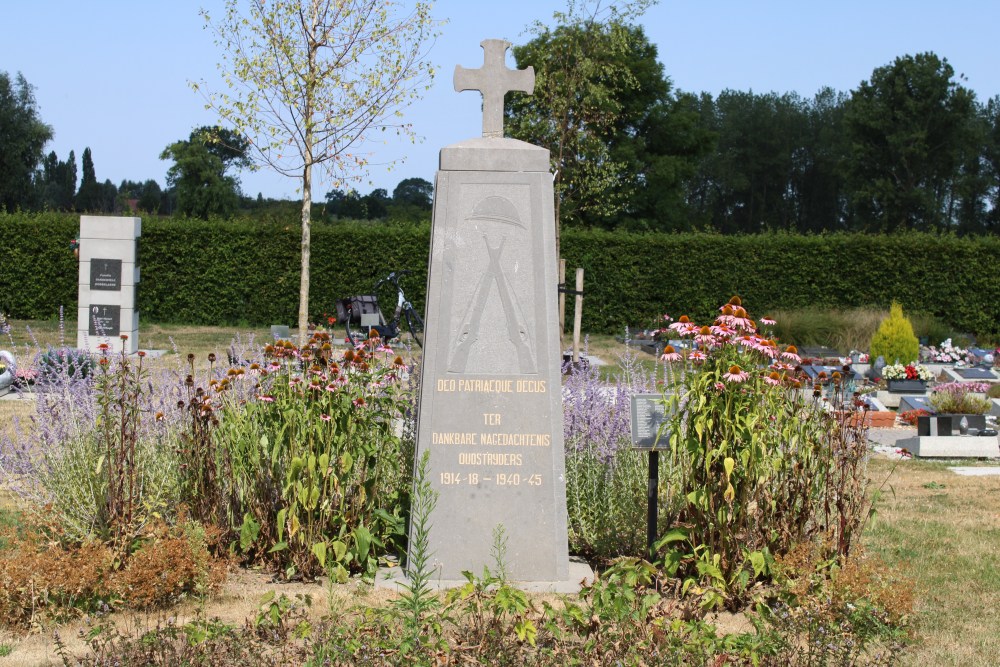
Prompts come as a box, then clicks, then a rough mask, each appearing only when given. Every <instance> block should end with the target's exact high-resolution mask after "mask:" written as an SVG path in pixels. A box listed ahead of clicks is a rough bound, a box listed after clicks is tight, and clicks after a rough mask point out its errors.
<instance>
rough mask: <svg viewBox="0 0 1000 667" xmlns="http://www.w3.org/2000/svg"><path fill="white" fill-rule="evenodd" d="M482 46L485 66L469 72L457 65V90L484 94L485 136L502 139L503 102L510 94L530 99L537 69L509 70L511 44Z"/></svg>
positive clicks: (496, 41)
mask: <svg viewBox="0 0 1000 667" xmlns="http://www.w3.org/2000/svg"><path fill="white" fill-rule="evenodd" d="M480 45H481V46H482V47H483V50H484V51H485V52H486V53H485V54H484V56H483V66H482V67H480V68H479V69H466V68H465V67H462V66H461V65H455V90H456V91H457V92H462V91H463V90H478V91H479V92H481V93H482V94H483V136H484V137H491V138H500V137H503V98H504V95H506V94H507V92H508V91H511V90H519V91H522V92H525V93H528V94H529V95H530V94H531V93H532V92H534V90H535V68H534V67H529V68H527V69H521V70H514V69H507V66H506V64H505V63H504V58H505V56H506V53H507V49H508V47H510V42H508V41H506V40H503V39H484V40H483V41H482V42H481V43H480Z"/></svg>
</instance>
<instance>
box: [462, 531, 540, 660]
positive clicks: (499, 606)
mask: <svg viewBox="0 0 1000 667" xmlns="http://www.w3.org/2000/svg"><path fill="white" fill-rule="evenodd" d="M492 552H493V559H494V568H495V569H494V570H493V571H491V570H490V569H489V568H484V569H483V574H482V576H481V577H476V576H475V575H473V573H472V572H468V571H466V572H463V573H462V575H463V576H464V577H465V579H466V583H465V584H464V585H463V586H461V587H459V588H453V589H451V590H450V591H448V594H447V596H446V598H445V599H446V600H447V602H448V603H449V604H458V605H460V608H461V611H462V612H463V613H462V618H463V621H464V622H463V623H462V624H461V625H460V626H459V627H460V629H461V632H462V634H463V635H464V636H463V638H462V641H464V642H465V643H467V644H474V645H478V646H481V647H483V650H484V652H485V653H487V654H491V655H495V656H500V655H502V654H503V653H505V652H507V651H510V650H511V647H510V645H509V642H510V640H511V638H516V639H517V641H518V642H526V643H527V644H530V645H531V646H534V645H535V640H536V638H537V635H538V628H537V627H536V626H535V623H534V621H533V620H532V618H531V616H532V614H533V612H534V611H535V609H534V605H533V604H532V603H531V600H530V599H529V598H528V596H527V594H525V593H524V591H521V590H518V589H517V588H514V587H512V586H511V585H509V584H508V583H507V579H506V552H507V537H506V532H505V530H504V527H503V525H498V526H497V527H496V528H495V529H494V531H493V549H492Z"/></svg>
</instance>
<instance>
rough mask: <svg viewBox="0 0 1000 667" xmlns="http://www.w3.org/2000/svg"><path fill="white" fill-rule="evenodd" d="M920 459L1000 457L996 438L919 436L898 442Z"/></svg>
mask: <svg viewBox="0 0 1000 667" xmlns="http://www.w3.org/2000/svg"><path fill="white" fill-rule="evenodd" d="M896 446H898V447H905V448H906V449H907V450H909V451H910V453H912V454H913V455H914V456H916V457H918V458H946V459H976V458H997V457H1000V440H998V439H997V437H996V436H992V437H980V436H962V435H937V436H917V437H913V438H904V439H902V440H899V441H897V443H896Z"/></svg>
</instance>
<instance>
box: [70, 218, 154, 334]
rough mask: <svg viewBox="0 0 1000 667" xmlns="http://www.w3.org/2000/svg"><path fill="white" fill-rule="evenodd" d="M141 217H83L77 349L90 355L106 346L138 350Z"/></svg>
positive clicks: (81, 219)
mask: <svg viewBox="0 0 1000 667" xmlns="http://www.w3.org/2000/svg"><path fill="white" fill-rule="evenodd" d="M141 234H142V220H141V219H140V218H119V217H108V216H94V215H84V216H81V217H80V299H79V305H78V309H79V318H78V320H77V321H78V325H77V336H76V341H77V342H76V345H77V347H79V348H81V349H85V350H89V351H90V352H97V351H98V349H97V346H98V345H100V344H101V343H107V344H108V345H109V346H110V348H111V350H112V351H113V352H118V351H120V350H121V349H122V341H121V339H120V336H121V334H126V335H127V336H128V340H126V341H125V351H126V352H127V353H128V354H134V353H135V352H138V350H139V311H138V310H136V307H135V289H136V285H138V283H139V265H138V259H137V256H138V239H139V236H140V235H141Z"/></svg>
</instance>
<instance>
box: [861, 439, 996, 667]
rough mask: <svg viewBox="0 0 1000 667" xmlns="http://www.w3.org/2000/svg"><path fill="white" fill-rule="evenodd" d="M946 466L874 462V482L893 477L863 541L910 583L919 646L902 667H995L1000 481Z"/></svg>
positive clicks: (872, 551) (913, 648) (915, 462)
mask: <svg viewBox="0 0 1000 667" xmlns="http://www.w3.org/2000/svg"><path fill="white" fill-rule="evenodd" d="M948 465H951V463H949V464H945V463H930V462H924V461H904V462H901V463H899V464H893V463H891V462H888V461H885V460H884V459H878V460H875V461H874V462H873V465H872V475H873V477H875V478H876V479H883V478H885V476H886V475H888V474H890V471H891V475H890V477H889V486H891V490H890V489H889V487H887V488H886V490H885V494H884V495H883V497H882V499H881V501H880V502H879V503H878V514H877V516H876V517H875V519H874V521H873V522H872V524H871V525H870V527H869V530H868V533H867V536H866V540H865V541H866V544H867V548H868V551H869V552H870V553H875V554H878V555H879V556H881V557H882V558H883V559H884V560H885V561H886V563H887V565H888V566H889V567H892V568H898V569H899V570H901V571H903V572H904V573H906V574H907V575H908V576H909V577H910V578H912V579H913V580H914V581H915V582H916V591H915V598H916V610H915V611H916V614H917V617H916V623H915V629H916V633H917V635H918V637H919V640H918V643H917V644H916V645H915V646H913V647H912V649H911V650H910V652H909V656H908V658H907V661H906V663H907V664H911V665H921V666H923V667H929V666H931V665H934V666H935V667H937V666H939V665H1000V625H998V624H1000V617H998V615H997V610H998V609H1000V477H963V476H960V475H956V474H955V473H953V472H951V471H950V470H948ZM963 465H969V462H964V463H963ZM972 465H974V463H973V464H972Z"/></svg>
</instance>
